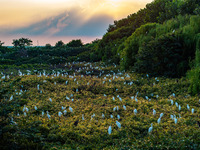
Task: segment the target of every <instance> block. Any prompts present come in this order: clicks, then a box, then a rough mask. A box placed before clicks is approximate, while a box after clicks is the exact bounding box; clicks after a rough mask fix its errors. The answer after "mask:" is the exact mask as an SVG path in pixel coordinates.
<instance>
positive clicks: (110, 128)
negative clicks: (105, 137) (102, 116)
mask: <svg viewBox="0 0 200 150" xmlns="http://www.w3.org/2000/svg"><path fill="white" fill-rule="evenodd" d="M111 133H112V127H111V126H109V127H108V134H109V135H110V134H111Z"/></svg>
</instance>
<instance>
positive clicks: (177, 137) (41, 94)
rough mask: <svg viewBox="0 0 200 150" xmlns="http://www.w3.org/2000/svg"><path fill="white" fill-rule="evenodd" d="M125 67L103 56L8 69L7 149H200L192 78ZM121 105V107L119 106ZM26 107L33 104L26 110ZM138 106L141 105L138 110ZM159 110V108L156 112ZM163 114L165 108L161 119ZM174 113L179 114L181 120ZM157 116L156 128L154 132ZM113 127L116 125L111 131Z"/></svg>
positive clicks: (4, 98)
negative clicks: (109, 62)
mask: <svg viewBox="0 0 200 150" xmlns="http://www.w3.org/2000/svg"><path fill="white" fill-rule="evenodd" d="M118 69H119V67H118V66H116V67H114V66H106V65H105V64H101V63H93V64H90V63H87V64H86V63H74V64H67V66H66V69H63V68H62V70H61V69H60V70H59V69H58V70H55V71H54V73H53V71H52V70H45V75H43V74H42V73H43V72H44V71H43V70H42V71H40V72H41V74H40V72H37V71H35V72H34V71H32V72H31V73H30V75H26V71H25V70H23V71H24V72H22V73H23V74H24V75H23V76H19V75H18V71H14V72H13V73H12V74H11V72H9V71H7V72H2V75H1V77H3V76H4V74H6V77H5V79H4V78H2V79H1V82H0V84H1V85H0V86H1V89H0V101H1V104H0V105H1V107H0V113H1V124H0V125H1V130H0V136H1V140H0V148H1V149H199V148H200V136H199V135H200V128H199V126H198V124H197V121H199V116H198V115H199V113H200V110H199V106H200V102H199V96H193V97H191V96H190V95H189V94H188V87H189V82H188V81H187V80H186V79H185V78H181V79H168V78H163V77H158V78H155V77H147V75H146V74H136V73H133V72H119V70H118ZM36 73H37V74H36ZM7 75H9V78H7ZM66 81H68V82H67V84H66ZM38 85H39V89H38ZM173 93H174V94H175V96H173ZM11 96H13V99H12V98H11ZM66 96H67V97H68V99H67V98H66ZM133 96H134V98H133ZM136 96H137V97H136ZM113 97H114V99H113ZM135 97H136V99H137V102H136V100H135ZM147 97H148V98H147ZM49 98H51V99H52V102H50V100H49ZM171 100H173V105H172V104H171ZM175 102H177V103H178V106H179V105H180V106H181V110H179V109H178V107H177V106H176V105H175ZM187 104H188V105H189V106H190V109H189V110H188V109H187ZM35 106H37V110H35V108H34V107H35ZM117 106H118V108H119V110H115V111H114V110H113V109H114V108H115V107H117ZM123 106H126V110H125V109H124V107H123ZM24 107H27V108H28V111H25V112H26V116H25V115H24V111H23V108H24ZM62 107H66V108H65V109H62ZM69 107H72V108H73V112H71V111H70V110H69ZM192 108H193V109H194V113H192V112H191V109H192ZM134 109H137V114H136V115H135V114H134ZM153 109H155V110H156V115H153ZM64 110H66V111H67V113H66V114H64ZM47 111H48V114H49V115H50V116H51V118H50V119H49V118H48V116H47ZM42 112H44V115H42ZM58 112H62V116H60V117H59V116H58ZM161 113H163V114H164V115H163V117H162V118H161V122H160V123H159V124H158V123H157V120H158V118H159V117H160V114H161ZM94 114H95V115H94ZM102 114H104V115H105V117H104V118H103V117H102ZM82 115H84V120H82ZM92 115H93V117H92ZM111 115H113V118H111ZM117 115H119V116H120V119H118V118H117ZM170 115H173V117H174V118H177V119H178V122H177V124H175V121H174V119H171V118H170ZM116 120H117V121H119V122H120V123H121V128H118V126H117V125H116ZM75 122H76V123H75ZM77 122H78V124H77ZM151 123H153V130H152V132H151V133H148V129H149V127H150V126H151ZM109 126H111V127H112V133H111V134H110V135H109V134H108V127H109Z"/></svg>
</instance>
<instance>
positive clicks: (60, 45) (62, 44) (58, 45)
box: [55, 40, 64, 47]
mask: <svg viewBox="0 0 200 150" xmlns="http://www.w3.org/2000/svg"><path fill="white" fill-rule="evenodd" d="M62 46H64V43H63V41H61V40H60V41H58V42H57V43H56V45H55V47H62Z"/></svg>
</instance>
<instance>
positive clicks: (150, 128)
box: [148, 123, 153, 133]
mask: <svg viewBox="0 0 200 150" xmlns="http://www.w3.org/2000/svg"><path fill="white" fill-rule="evenodd" d="M152 130H153V123H151V127H149V130H148V132H149V133H151V132H152Z"/></svg>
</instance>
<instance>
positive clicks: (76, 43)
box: [67, 39, 83, 47]
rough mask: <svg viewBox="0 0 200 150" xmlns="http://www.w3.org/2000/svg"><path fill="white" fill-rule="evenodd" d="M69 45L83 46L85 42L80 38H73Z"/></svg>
mask: <svg viewBox="0 0 200 150" xmlns="http://www.w3.org/2000/svg"><path fill="white" fill-rule="evenodd" d="M67 46H68V47H81V46H83V43H82V41H81V40H80V39H78V40H72V41H70V42H69V43H68V44H67Z"/></svg>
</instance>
